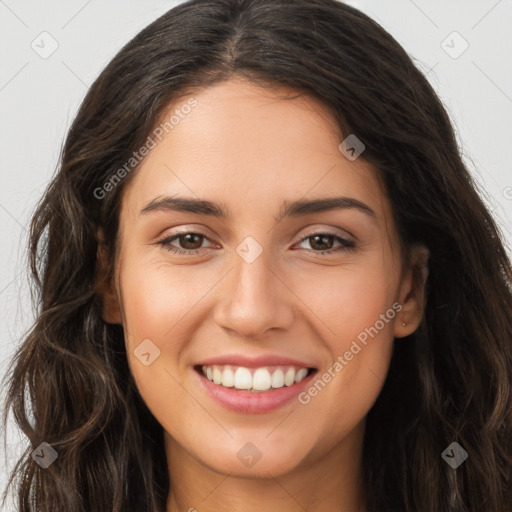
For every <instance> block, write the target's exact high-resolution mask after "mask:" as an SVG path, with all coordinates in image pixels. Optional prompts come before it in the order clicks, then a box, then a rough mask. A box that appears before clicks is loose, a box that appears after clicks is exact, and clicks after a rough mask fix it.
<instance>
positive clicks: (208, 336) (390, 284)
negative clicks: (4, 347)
mask: <svg viewBox="0 0 512 512" xmlns="http://www.w3.org/2000/svg"><path fill="white" fill-rule="evenodd" d="M293 94H294V91H291V90H289V89H287V88H283V87H279V88H273V89H270V88H266V89H263V88H261V87H258V86H256V85H254V84H250V83H249V82H247V81H245V80H243V79H240V78H236V79H231V80H230V81H228V82H224V83H221V84H217V85H215V86H212V87H210V88H207V89H205V90H203V91H202V92H200V93H198V94H195V95H194V96H193V97H194V98H195V99H196V100H197V102H198V106H197V107H196V108H195V109H193V110H192V111H191V113H190V114H188V115H187V116H184V118H183V119H181V120H180V121H179V123H178V124H177V125H175V127H174V129H173V130H172V131H170V132H169V134H168V135H166V136H165V137H164V138H163V139H162V141H161V142H160V143H158V145H157V146H156V147H155V148H154V149H153V150H152V151H151V152H150V154H149V155H148V156H147V157H146V159H145V160H144V161H143V162H142V164H141V166H140V168H139V169H138V170H137V171H136V174H135V175H134V176H133V179H132V180H131V181H130V182H129V183H128V185H127V186H126V188H125V190H124V191H123V200H122V206H121V215H120V229H119V245H118V252H117V260H116V272H115V279H114V280H113V282H111V283H110V285H109V286H107V287H106V288H105V289H101V290H100V293H101V294H102V297H103V300H104V319H105V321H107V322H111V323H122V324H123V326H124V330H125V338H126V348H127V356H128V360H129V364H130V368H131V371H132V373H133V376H134V379H135V381H136V384H137V386H138V389H139V391H140V393H141V395H142V397H143V399H144V400H145V402H146V404H147V405H148V407H149V409H150V410H151V411H152V413H153V414H154V416H155V417H156V418H157V420H158V421H159V422H160V424H161V425H162V427H163V429H164V431H165V449H166V454H167V458H168V463H169V472H170V478H171V489H172V490H171V493H170V494H169V500H168V509H167V510H168V512H177V511H180V512H181V511H183V512H184V511H190V512H192V510H194V509H195V510H197V511H200V512H214V511H215V512H219V511H232V510H237V511H238V512H256V511H257V512H260V511H261V510H268V511H276V510H279V511H282V512H295V511H304V510H308V512H319V511H325V510H331V511H334V510H336V511H340V512H355V511H360V510H363V509H364V499H363V489H362V485H361V481H362V471H361V453H362V446H363V444H362V441H363V435H364V428H365V417H366V414H367V413H368V411H369V409H370V408H371V406H372V405H373V403H374V402H375V400H376V399H377V397H378V395H379V393H380V391H381V388H382V385H383V382H384V379H385V377H386V373H387V371H388V367H389V362H390V357H391V351H392V347H393V343H394V338H401V337H404V336H406V335H409V334H411V333H412V332H413V331H414V330H415V329H416V328H417V327H418V325H419V322H420V321H421V317H422V314H423V285H421V284H420V285H414V280H413V279H412V268H413V266H414V265H419V263H418V262H420V261H421V260H422V258H423V260H424V259H425V256H426V255H427V253H426V249H425V248H421V247H417V248H414V249H413V251H412V258H411V261H410V263H409V264H408V265H407V266H402V264H401V260H400V255H399V253H398V249H397V244H398V238H397V230H396V226H395V223H394V220H393V217H392V213H391V207H390V204H389V201H388V199H387V196H386V194H385V192H384V190H383V189H382V187H381V185H380V182H379V180H378V179H377V176H376V171H375V170H374V169H372V167H371V166H370V165H369V164H367V163H366V162H364V161H363V159H362V158H358V159H356V160H355V161H349V160H348V159H347V158H346V157H345V156H344V155H343V154H342V153H341V152H340V150H339V149H338V145H339V143H340V142H341V141H342V140H343V139H344V137H343V136H342V135H341V134H340V133H339V130H338V129H337V127H336V123H335V121H334V118H333V117H332V115H331V113H330V111H329V110H328V109H327V108H326V107H325V106H324V105H323V104H321V103H320V102H318V101H317V100H314V99H312V98H311V97H308V96H301V97H299V98H295V99H285V98H286V97H287V96H288V97H290V96H292V95H293ZM295 95H296V94H295ZM185 102H186V98H185V100H183V101H180V102H179V103H176V104H174V105H172V106H169V109H170V110H169V112H171V111H172V110H173V109H175V108H177V107H178V108H179V105H182V104H184V103H185ZM347 135H348V134H347ZM163 195H178V196H186V197H193V198H201V199H207V200H210V201H213V202H215V203H222V204H223V205H225V206H226V207H228V208H229V210H230V212H231V214H232V216H230V217H228V218H226V219H223V220H221V219H218V218H214V217H210V216H207V215H203V214H194V213H183V212H173V211H153V212H151V213H146V214H141V213H140V211H141V210H142V209H143V208H144V207H145V206H146V205H147V204H148V203H149V202H150V201H151V200H153V199H154V198H156V197H161V196H163ZM333 195H335V196H341V195H343V196H348V197H351V198H355V199H357V200H359V201H361V202H362V203H364V204H366V205H367V206H368V207H370V208H371V209H372V210H373V211H374V212H375V217H372V216H370V215H367V214H365V213H363V212H361V211H359V210H357V209H354V208H349V209H342V210H333V211H328V212H318V213H313V214H308V215H305V216H301V217H295V218H294V217H290V218H285V219H282V220H281V221H280V222H276V220H275V219H274V216H277V215H278V214H279V211H280V208H281V205H282V203H283V201H285V200H287V201H293V200H297V199H314V198H321V197H329V196H331V197H332V196H333ZM198 230H199V231H200V232H202V233H204V234H205V235H206V238H204V237H201V236H199V237H197V238H195V239H192V240H191V241H190V240H189V241H188V245H187V240H186V239H185V240H184V239H183V238H182V239H181V240H180V239H179V238H178V239H175V240H174V241H173V242H172V243H171V245H172V246H174V247H176V248H181V249H182V250H184V249H191V248H196V249H198V250H199V251H198V252H197V253H196V254H191V255H180V254H173V253H171V252H170V251H168V250H167V249H166V248H165V247H163V246H161V245H159V244H158V243H157V242H158V241H159V240H161V239H163V238H165V237H166V236H167V237H170V236H171V235H176V234H177V232H178V231H181V232H183V231H184V232H197V231H198ZM315 232H316V233H327V234H333V235H335V236H341V237H342V238H346V239H349V240H351V241H353V242H355V243H356V247H355V248H354V249H351V250H344V251H340V252H332V254H330V255H329V254H323V255H322V254H320V251H321V250H322V248H323V249H324V250H329V249H336V248H339V247H340V243H339V242H338V241H337V240H336V239H335V238H327V240H326V241H325V242H324V244H325V245H324V246H320V248H318V244H321V243H322V241H321V240H320V241H318V240H315V239H312V238H311V237H309V238H306V237H308V236H310V235H311V233H315ZM98 236H99V237H100V238H101V236H102V232H101V230H100V231H99V232H98ZM247 236H252V237H253V238H254V239H255V240H256V241H257V242H258V243H259V244H260V246H261V248H262V253H261V254H260V256H259V257H258V258H256V259H255V260H254V261H253V262H252V263H247V262H246V261H245V260H244V259H242V258H241V257H240V256H239V255H238V253H237V252H236V249H237V247H238V246H239V245H240V243H241V242H242V241H243V240H244V239H245V238H246V237H247ZM315 241H316V242H317V245H315ZM292 248H293V249H292ZM192 252H193V251H192ZM98 256H99V261H100V265H101V266H102V267H104V266H105V255H104V253H103V252H102V250H100V251H99V253H98ZM423 276H424V278H426V269H425V268H423ZM393 303H398V304H400V305H401V306H402V309H401V311H400V312H399V313H397V315H396V317H395V318H394V319H391V320H389V321H388V322H387V323H385V327H384V328H383V329H381V330H380V331H379V333H378V335H376V336H374V337H373V338H372V339H369V342H368V344H367V345H366V346H364V347H363V348H362V350H361V351H360V352H359V353H358V354H357V355H355V356H354V357H353V359H352V360H350V361H348V363H347V365H346V366H344V368H343V370H342V371H340V372H339V373H337V374H336V377H335V378H333V379H332V380H331V382H329V384H328V385H326V386H325V388H324V389H323V390H322V391H321V392H319V393H318V394H317V396H315V397H313V398H311V400H310V402H309V403H308V404H306V405H302V404H300V403H299V402H298V401H297V400H292V401H291V402H290V403H288V404H286V405H285V406H284V407H282V408H280V409H277V410H275V411H272V412H269V413H265V414H258V415H254V414H252V415H249V414H246V415H244V414H240V413H237V412H233V411H229V410H227V409H224V408H223V407H222V406H221V405H219V404H217V403H216V402H214V401H213V400H212V399H211V398H210V397H209V395H208V394H207V393H206V392H205V391H204V390H203V389H201V388H200V387H199V386H198V385H197V376H196V374H195V372H194V370H193V366H194V365H195V364H197V363H198V362H199V361H201V360H202V359H206V358H209V357H213V356H217V355H221V354H223V353H224V354H225V353H233V352H239V353H244V354H247V355H250V356H258V355H261V354H264V353H265V354H268V353H274V354H280V355H286V356H289V357H293V358H297V359H300V360H304V361H309V362H310V363H311V364H310V366H313V367H316V368H318V370H319V374H320V375H321V374H323V373H324V372H326V371H327V370H328V368H330V367H332V365H333V362H334V361H335V360H336V359H337V358H338V356H343V354H345V352H346V351H347V350H349V349H350V346H351V343H352V341H353V340H355V339H356V338H357V336H358V334H360V333H361V332H362V331H364V329H365V328H368V327H370V326H374V325H375V323H376V321H377V320H378V319H379V318H380V315H381V314H384V313H385V312H386V310H388V309H390V308H391V307H392V305H393ZM403 323H405V324H406V325H405V326H404V325H403ZM148 338H149V339H150V340H151V341H152V342H153V343H154V344H155V345H156V346H157V347H158V348H159V350H160V355H159V356H158V357H157V358H156V359H155V360H154V362H153V363H152V364H151V365H149V366H144V365H143V364H141V362H140V361H139V360H138V359H137V358H136V357H135V355H134V350H135V349H136V347H137V346H138V345H139V344H140V343H141V341H142V340H144V339H148ZM397 342H400V341H397ZM247 442H251V443H253V444H254V445H255V446H256V447H257V449H258V450H259V452H260V453H261V459H260V460H259V461H258V462H257V463H256V464H255V465H254V466H252V467H247V466H245V465H244V464H242V463H241V461H240V460H239V459H238V457H237V453H238V451H239V450H240V449H241V448H242V447H243V446H244V445H245V443H247Z"/></svg>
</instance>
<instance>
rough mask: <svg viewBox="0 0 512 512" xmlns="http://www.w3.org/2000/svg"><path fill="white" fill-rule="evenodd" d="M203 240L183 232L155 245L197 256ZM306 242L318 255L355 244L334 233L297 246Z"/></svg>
mask: <svg viewBox="0 0 512 512" xmlns="http://www.w3.org/2000/svg"><path fill="white" fill-rule="evenodd" d="M175 240H177V241H178V242H179V245H181V247H176V246H175V245H172V243H173V242H174V241H175ZM205 240H209V238H208V237H207V236H206V235H205V234H204V233H201V232H195V231H185V232H183V233H178V234H176V235H173V236H170V237H166V238H164V239H162V240H159V241H158V242H157V244H158V245H160V246H162V247H163V248H164V249H165V250H167V251H170V252H172V253H174V254H181V255H192V254H198V253H199V252H200V251H202V250H203V249H205V247H201V246H202V244H203V242H204V241H205ZM307 240H311V241H312V242H309V243H310V246H311V247H312V249H311V251H312V252H314V253H318V254H333V253H336V252H341V251H348V250H351V249H354V248H355V247H356V244H355V243H354V242H353V241H351V240H348V239H346V238H343V237H341V236H339V235H335V234H334V233H324V232H318V233H311V234H310V235H308V236H306V237H304V238H303V239H302V240H301V241H300V242H299V244H302V243H303V242H305V241H307ZM335 242H337V243H339V246H338V247H337V248H333V247H332V246H333V244H334V243H335Z"/></svg>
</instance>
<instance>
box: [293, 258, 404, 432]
mask: <svg viewBox="0 0 512 512" xmlns="http://www.w3.org/2000/svg"><path fill="white" fill-rule="evenodd" d="M379 260H380V258H376V259H375V264H373V265H367V266H364V267H363V266H357V267H356V266H353V267H351V268H349V267H348V266H347V267H345V268H343V269H342V268H339V269H337V270H336V271H335V272H324V273H323V274H322V273H318V275H317V276H316V277H315V279H309V278H308V279H307V280H306V281H307V282H305V283H303V285H302V287H299V290H298V292H297V295H299V296H301V298H303V300H304V302H305V303H306V304H307V305H308V308H310V309H311V311H313V312H314V316H315V318H316V321H315V323H316V325H317V326H318V330H319V333H321V334H320V336H321V339H322V341H323V344H324V346H326V348H327V349H328V352H329V356H330V361H326V363H325V367H324V368H322V370H321V371H319V372H318V375H317V378H316V379H315V380H314V381H313V383H312V385H311V386H310V388H309V389H308V390H306V395H304V396H303V397H302V398H303V402H302V403H303V404H304V405H305V406H306V407H307V408H309V409H310V410H309V413H308V415H309V416H310V417H322V416H325V415H329V417H330V420H331V430H332V435H333V436H334V437H335V436H337V435H338V436H339V432H340V431H345V430H346V429H349V428H350V427H351V426H353V425H355V424H357V423H358V422H359V421H361V420H362V419H363V418H364V416H365V415H366V414H367V412H368V410H369V409H370V408H371V406H372V405H373V403H374V402H375V400H376V399H377V397H378V395H379V393H380V391H381V389H382V386H383V384H384V380H385V378H386V374H387V371H388V368H389V362H390V358H391V354H392V348H393V323H394V321H395V318H396V310H395V309H394V308H393V307H392V306H393V304H394V300H395V294H394V288H395V287H394V283H393V282H391V281H392V278H390V276H392V275H393V273H392V270H388V269H386V268H385V266H384V265H383V264H382V263H381V262H380V261H379ZM311 282H314V283H315V286H314V287H312V286H311ZM310 316H311V315H310ZM311 318H313V317H312V316H311ZM306 402H307V404H306ZM326 411H328V412H326Z"/></svg>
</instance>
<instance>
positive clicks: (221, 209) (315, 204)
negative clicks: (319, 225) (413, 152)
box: [140, 196, 377, 222]
mask: <svg viewBox="0 0 512 512" xmlns="http://www.w3.org/2000/svg"><path fill="white" fill-rule="evenodd" d="M347 209H355V210H358V211H360V212H361V213H364V214H365V215H368V216H369V217H371V218H372V219H373V220H377V215H376V214H375V212H374V211H373V210H372V209H371V208H370V207H369V206H368V205H367V204H365V203H363V202H361V201H359V200H358V199H354V198H352V197H345V196H340V197H325V198H318V199H311V200H303V199H300V200H297V201H292V202H290V201H284V203H283V205H282V206H281V210H280V213H279V215H278V216H277V217H274V220H275V221H276V222H280V221H281V220H282V219H284V218H286V217H300V216H303V215H309V214H312V213H319V212H326V211H333V210H347ZM167 211H175V212H187V213H195V214H198V215H209V216H212V217H216V218H219V219H227V218H228V217H230V216H231V214H230V210H229V208H228V207H227V206H226V205H225V204H223V203H220V204H217V203H213V202H211V201H207V200H205V199H195V198H189V197H170V196H165V197H157V198H155V199H153V200H152V201H150V202H149V203H148V204H147V205H146V206H145V207H144V208H143V209H142V210H141V211H140V214H142V215H145V214H148V213H151V212H167Z"/></svg>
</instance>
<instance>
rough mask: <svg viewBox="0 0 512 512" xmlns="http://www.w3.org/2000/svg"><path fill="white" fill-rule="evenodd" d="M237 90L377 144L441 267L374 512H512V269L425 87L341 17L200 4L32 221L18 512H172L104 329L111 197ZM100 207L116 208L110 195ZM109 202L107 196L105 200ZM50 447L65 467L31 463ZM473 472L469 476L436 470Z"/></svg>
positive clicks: (399, 404)
mask: <svg viewBox="0 0 512 512" xmlns="http://www.w3.org/2000/svg"><path fill="white" fill-rule="evenodd" d="M235 75H238V76H242V77H245V78H247V79H249V80H251V81H252V82H253V83H255V84H258V85H262V86H264V87H272V85H273V84H280V85H286V86H289V87H292V88H293V89H295V90H297V92H298V93H299V94H302V93H303V94H307V95H311V96H313V97H315V98H317V99H319V100H321V101H323V102H324V104H325V105H326V106H328V107H329V109H330V110H331V111H332V113H333V115H334V116H335V118H336V120H337V122H338V123H339V127H340V129H341V132H342V133H343V134H345V136H346V135H348V134H350V133H354V134H357V137H358V138H359V139H361V140H362V141H363V142H364V144H365V145H366V150H365V152H364V153H363V155H362V156H361V158H364V159H365V160H366V161H368V162H369V163H371V164H373V165H374V166H375V167H376V168H377V169H378V170H379V176H380V177H381V179H382V180H383V182H384V184H385V188H386V192H387V194H388V196H389V199H390V201H391V204H392V208H393V214H394V217H395V222H396V225H397V226H398V231H399V235H400V240H401V246H402V247H401V250H402V251H403V253H404V254H407V250H408V248H409V247H411V245H412V244H415V243H422V244H424V245H425V246H427V247H428V249H429V250H430V260H429V277H428V282H427V288H426V306H425V314H424V318H423V320H422V323H421V325H420V327H419V328H418V329H417V331H416V332H415V333H413V334H412V335H410V336H408V337H407V338H406V339H404V340H401V341H399V342H396V343H395V346H394V352H393V357H392V360H391V366H390V369H389V373H388V376H387V379H386V382H385V384H384V387H383V389H382V391H381V393H380V395H379V397H378V399H377V401H376V402H375V404H374V406H373V407H372V409H371V410H370V411H369V413H368V416H367V426H366V432H365V442H364V450H363V464H364V485H365V493H366V501H367V503H368V512H391V511H401V512H418V511H422V512H448V511H450V512H452V511H454V512H462V511H475V512H476V511H478V512H509V511H511V510H512V479H511V467H512V408H511V404H512V370H511V368H512V291H511V288H512V287H511V281H512V269H511V263H510V259H509V257H508V256H507V253H506V250H505V248H504V242H503V239H502V235H501V234H500V232H499V230H498V228H497V226H496V224H495V221H494V220H493V218H492V216H491V215H490V213H489V211H488V210H487V209H486V207H485V205H484V202H483V200H482V199H481V191H479V190H478V185H477V184H476V183H475V182H474V181H473V179H472V177H471V175H470V173H469V171H468V169H467V168H466V167H465V165H464V163H463V161H462V159H461V154H460V151H459V148H458V146H457V141H456V138H455V135H454V131H453V128H452V126H451V123H450V120H449V117H448V115H447V113H446V111H445V109H444V108H443V106H442V104H441V102H440V100H439V99H438V97H437V96H436V94H435V92H434V90H433V89H432V87H431V86H430V84H429V83H428V81H427V80H426V78H425V76H424V75H423V74H422V73H421V72H420V71H419V69H417V67H416V66H415V64H414V63H413V61H412V60H411V58H410V57H409V56H408V55H407V53H406V52H405V51H404V49H403V48H402V47H401V46H400V45H399V44H398V43H397V42H396V41H395V40H394V39H393V37H391V36H390V35H389V34H388V33H387V32H386V31H385V30H384V29H383V28H382V27H381V26H380V25H378V24H377V23H376V22H374V21H373V20H371V19H370V18H369V17H368V16H366V15H364V14H363V13H361V12H359V11H358V10H356V9H354V8H352V7H349V6H347V5H345V4H342V3H339V2H337V1H335V0H191V1H188V2H186V3H183V4H181V5H178V6H177V7H175V8H173V9H171V10H169V11H168V12H167V13H166V14H164V15H163V16H161V17H160V18H159V19H157V20H156V21H155V22H153V23H152V24H150V25H149V26H148V27H147V28H145V29H144V30H143V31H142V32H140V33H139V34H138V35H137V36H136V37H135V38H133V39H132V40H131V41H130V42H129V43H128V44H126V45H125V46H124V47H123V48H122V49H121V50H120V52H119V53H118V54H117V55H116V56H115V58H114V59H113V60H112V61H111V62H110V63H109V65H108V66H107V67H106V68H105V69H104V70H103V72H102V73H101V74H100V75H99V77H98V78H97V79H96V81H95V82H94V83H93V85H92V86H91V88H90V89H89V91H88V93H87V95H86V97H85V99H84V101H83V103H82V105H81V107H80V109H79V111H78V114H77V115H76V118H75V120H74V122H73V124H72V126H71V128H70V130H69V133H68V135H67V139H66V141H65V144H64V147H63V150H62V154H61V157H60V159H59V164H58V169H57V172H56V174H55V175H54V177H53V178H52V180H51V182H50V184H49V186H48V188H47V190H46V192H45V194H44V196H43V197H42V199H41V201H40V202H39V204H38V205H37V209H36V211H35V213H34V216H33V219H32V223H31V228H30V241H29V257H30V270H31V276H32V278H33V286H34V292H35V296H34V300H35V301H36V303H37V308H38V314H37V318H36V321H35V323H34V325H33V326H32V328H31V329H30V330H29V331H28V333H27V334H26V336H25V337H24V339H23V340H21V341H22V343H21V345H20V347H19V349H18V350H17V352H16V354H15V357H14V359H13V360H12V362H11V366H10V367H9V371H8V392H7V398H6V402H5V411H6V412H5V415H4V428H5V426H6V422H7V416H8V414H9V412H12V413H13V415H14V419H15V421H16V423H17V425H18V426H19V427H20V429H21V430H22V431H23V433H24V434H25V435H26V437H27V438H28V440H29V442H30V445H29V446H28V447H27V449H26V451H25V453H24V454H23V456H22V457H21V458H20V459H19V460H18V461H17V464H16V466H15V468H14V469H13V471H12V474H11V475H10V479H9V485H8V488H7V489H6V492H5V493H4V500H5V497H6V495H7V490H8V489H11V488H12V487H13V486H15V491H16V492H15V495H16V502H17V506H18V508H19V511H20V512H29V511H30V512H32V511H36V510H37V511H38V512H107V511H115V512H125V511H126V512H128V511H130V512H134V511H136V512H164V511H165V507H166V500H167V496H168V493H169V485H170V484H169V474H168V468H167V461H166V459H165V455H164V449H163V430H162V427H161V425H159V424H158V422H157V421H156V419H155V418H154V417H153V416H152V414H151V412H150V411H149V410H148V408H147V407H146V405H145V404H144V402H143V400H142V398H141V397H140V395H139V393H138V391H137V388H136V385H135V383H134V380H133V378H132V376H131V373H130V371H129V367H128V364H127V357H126V351H125V344H124V337H123V328H122V326H119V325H111V324H107V323H106V322H105V321H104V320H103V319H102V302H101V298H100V296H99V293H98V291H97V278H98V269H97V250H98V240H97V230H98V228H99V227H101V228H102V229H103V232H104V234H105V242H104V243H105V249H106V250H107V252H108V261H109V262H110V264H109V272H110V273H111V272H113V270H114V262H115V256H116V240H117V231H118V224H119V210H120V203H121V199H122V191H123V189H124V187H125V186H126V184H127V183H128V182H129V181H130V179H131V178H132V177H133V175H134V174H135V173H136V171H137V168H136V167H135V168H134V169H133V170H132V171H131V172H129V173H127V176H126V177H124V178H123V179H122V180H120V182H119V183H118V184H117V186H115V187H113V189H112V190H110V191H109V192H108V193H105V194H103V195H104V197H102V198H99V194H98V193H97V191H98V189H99V188H101V187H103V186H104V183H105V181H106V180H108V179H110V178H111V177H112V176H113V175H114V174H115V173H116V172H117V171H118V169H119V168H120V166H122V165H123V163H125V162H127V161H128V160H129V159H130V157H131V156H132V154H133V152H134V151H137V149H138V148H140V147H141V146H143V145H144V143H145V142H146V140H147V137H148V135H149V134H150V133H151V131H152V130H153V129H154V128H155V126H157V123H158V121H159V119H160V118H161V116H162V113H163V112H164V111H165V109H166V107H167V106H168V105H169V104H170V103H171V102H176V101H177V100H178V99H179V98H183V97H186V96H187V95H190V94H192V93H193V92H194V91H196V92H197V91H200V90H201V89H204V88H205V87H208V86H210V85H212V84H215V83H220V82H222V81H225V80H229V79H230V77H234V76H235ZM103 190H105V189H103ZM95 191H96V193H95ZM42 442H46V443H48V444H49V445H51V446H52V447H53V449H55V450H56V452H57V454H58V458H57V460H55V462H54V463H53V464H51V465H50V466H49V467H48V468H46V469H43V468H42V467H40V466H39V465H38V464H37V463H36V462H35V460H34V459H33V458H32V457H31V456H30V454H31V453H32V451H33V450H34V449H36V448H37V447H38V446H39V445H40V444H41V443H42ZM452 442H457V443H459V444H460V445H461V446H462V447H463V448H464V449H465V450H466V451H467V453H468V460H466V461H465V462H464V463H463V464H462V465H460V466H459V467H458V468H457V469H453V468H452V467H450V466H449V465H448V464H447V463H446V462H445V461H444V460H443V458H442V457H441V454H442V452H443V450H445V448H446V447H447V446H449V445H450V444H451V443H452Z"/></svg>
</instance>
